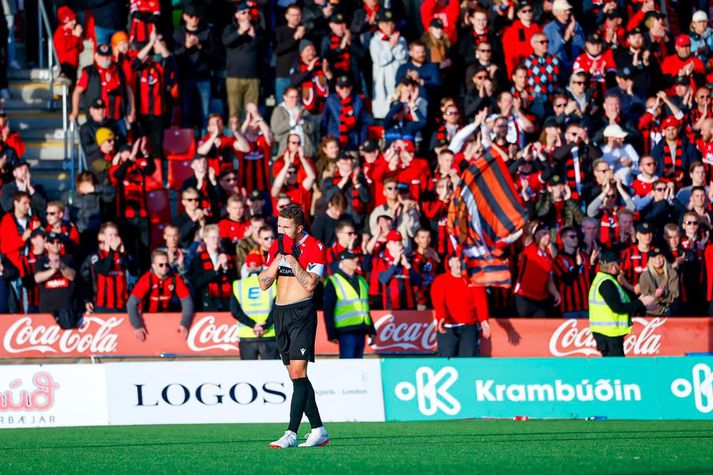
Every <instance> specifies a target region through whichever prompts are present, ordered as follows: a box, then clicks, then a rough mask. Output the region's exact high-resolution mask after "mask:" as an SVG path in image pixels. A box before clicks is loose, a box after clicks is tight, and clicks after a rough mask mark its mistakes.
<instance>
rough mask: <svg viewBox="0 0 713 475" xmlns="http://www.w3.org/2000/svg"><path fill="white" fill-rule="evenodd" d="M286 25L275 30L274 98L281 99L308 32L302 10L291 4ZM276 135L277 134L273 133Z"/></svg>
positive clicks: (289, 81)
mask: <svg viewBox="0 0 713 475" xmlns="http://www.w3.org/2000/svg"><path fill="white" fill-rule="evenodd" d="M285 20H286V21H287V24H285V25H282V26H278V27H277V29H276V30H275V97H276V98H281V97H283V96H284V95H285V93H286V89H287V88H288V87H289V86H290V85H291V84H292V81H291V80H290V69H291V68H292V65H293V64H294V63H295V61H297V59H298V58H299V55H300V51H299V45H300V41H302V40H303V39H304V38H305V37H306V35H307V33H308V31H307V28H306V27H305V26H304V25H303V24H302V8H301V7H300V6H299V5H297V4H294V3H293V4H292V5H289V6H288V7H287V9H286V10H285ZM275 133H276V134H277V132H275Z"/></svg>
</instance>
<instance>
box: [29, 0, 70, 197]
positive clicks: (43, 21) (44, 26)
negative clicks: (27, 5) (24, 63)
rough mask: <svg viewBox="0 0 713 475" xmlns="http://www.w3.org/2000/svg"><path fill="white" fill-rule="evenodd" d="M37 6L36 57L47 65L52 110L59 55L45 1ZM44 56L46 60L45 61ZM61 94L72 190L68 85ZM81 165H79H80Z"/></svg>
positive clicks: (51, 107) (64, 85) (41, 64)
mask: <svg viewBox="0 0 713 475" xmlns="http://www.w3.org/2000/svg"><path fill="white" fill-rule="evenodd" d="M37 3H38V6H39V15H38V16H37V32H38V33H37V34H38V36H39V42H38V45H39V46H38V57H39V66H40V69H45V64H46V65H47V67H46V69H47V83H48V87H49V101H48V102H47V108H48V109H50V110H52V109H54V108H55V101H54V97H55V94H54V92H55V91H54V82H55V81H54V69H55V67H56V66H58V65H59V57H58V56H57V50H55V47H54V41H53V34H52V26H51V25H50V20H49V15H48V14H47V8H46V7H45V2H44V1H43V0H37ZM45 36H46V37H47V55H46V56H45V55H44V54H42V48H43V44H42V43H43V42H44V40H45ZM45 58H46V61H45ZM61 96H62V139H63V140H64V158H65V160H69V170H70V177H69V178H70V183H69V189H70V190H71V191H74V177H75V171H76V168H77V167H76V166H75V163H74V160H75V155H76V154H75V146H76V124H75V123H74V122H71V121H70V120H69V107H70V106H71V104H70V101H69V87H68V86H67V84H62V89H61ZM80 167H81V165H80Z"/></svg>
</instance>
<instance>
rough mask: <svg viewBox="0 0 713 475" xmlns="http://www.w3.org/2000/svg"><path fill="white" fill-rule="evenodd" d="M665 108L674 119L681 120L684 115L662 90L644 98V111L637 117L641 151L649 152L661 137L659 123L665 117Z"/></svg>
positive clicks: (661, 132)
mask: <svg viewBox="0 0 713 475" xmlns="http://www.w3.org/2000/svg"><path fill="white" fill-rule="evenodd" d="M665 110H669V111H671V115H672V116H673V117H674V118H675V119H676V120H683V118H684V115H683V112H682V111H681V109H680V108H679V107H678V105H677V104H676V103H675V102H674V101H673V100H672V98H671V97H669V96H668V95H667V94H666V93H665V92H664V91H659V92H658V93H657V94H656V97H649V98H648V99H646V112H644V114H643V115H642V116H641V119H639V130H640V131H641V136H642V139H643V152H644V153H646V154H650V153H651V151H652V150H653V148H654V147H655V146H656V145H657V144H658V143H659V142H661V140H662V139H663V129H662V128H661V124H662V123H663V121H664V120H665V118H666V117H667V116H666V115H665V113H664V111H665Z"/></svg>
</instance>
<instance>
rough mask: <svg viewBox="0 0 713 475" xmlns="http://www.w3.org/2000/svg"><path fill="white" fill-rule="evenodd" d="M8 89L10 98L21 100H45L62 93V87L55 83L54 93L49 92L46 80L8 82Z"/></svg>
mask: <svg viewBox="0 0 713 475" xmlns="http://www.w3.org/2000/svg"><path fill="white" fill-rule="evenodd" d="M8 91H9V92H10V99H21V100H23V101H33V100H37V99H40V100H43V101H45V102H47V101H49V100H50V99H52V98H59V97H60V95H61V93H62V87H61V85H59V84H55V85H54V94H50V87H49V83H47V82H39V81H38V82H33V81H17V82H12V83H10V87H9V88H8ZM58 100H59V99H58Z"/></svg>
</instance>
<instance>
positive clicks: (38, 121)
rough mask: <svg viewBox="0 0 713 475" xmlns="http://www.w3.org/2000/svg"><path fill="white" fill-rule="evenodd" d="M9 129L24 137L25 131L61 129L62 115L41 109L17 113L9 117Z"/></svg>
mask: <svg viewBox="0 0 713 475" xmlns="http://www.w3.org/2000/svg"><path fill="white" fill-rule="evenodd" d="M9 118H10V127H11V128H12V129H13V130H17V131H19V132H20V134H21V135H23V136H24V132H23V131H25V130H31V129H36V128H41V129H62V114H61V113H59V112H48V111H46V110H42V109H36V110H24V111H21V112H20V111H18V112H16V113H14V114H12V115H11V116H10V117H9Z"/></svg>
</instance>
